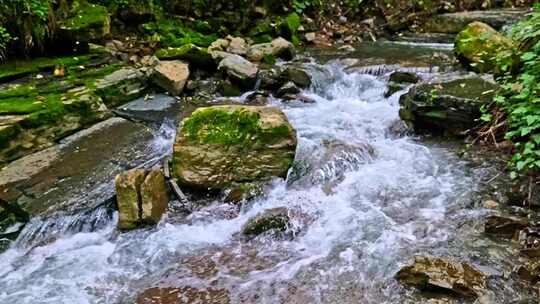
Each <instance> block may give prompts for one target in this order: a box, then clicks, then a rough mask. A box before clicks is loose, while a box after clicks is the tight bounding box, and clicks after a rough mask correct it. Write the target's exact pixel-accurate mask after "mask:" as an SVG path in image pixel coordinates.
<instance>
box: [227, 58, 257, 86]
mask: <svg viewBox="0 0 540 304" xmlns="http://www.w3.org/2000/svg"><path fill="white" fill-rule="evenodd" d="M218 69H219V70H220V71H223V72H225V73H226V74H227V75H228V76H229V77H230V78H231V79H232V80H234V81H236V82H238V83H239V84H240V85H241V86H242V87H245V88H249V89H251V88H252V87H253V86H254V85H255V80H256V78H257V73H258V72H259V68H258V67H257V66H256V65H254V64H253V63H251V62H249V61H247V60H246V59H244V58H243V57H241V56H239V55H234V54H229V55H228V56H227V57H225V58H224V59H223V60H221V62H220V63H219V67H218Z"/></svg>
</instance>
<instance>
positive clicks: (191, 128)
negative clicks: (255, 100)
mask: <svg viewBox="0 0 540 304" xmlns="http://www.w3.org/2000/svg"><path fill="white" fill-rule="evenodd" d="M295 150H296V132H295V130H294V129H293V128H292V126H291V125H290V124H289V122H288V120H287V118H286V117H285V115H284V114H283V112H281V111H280V110H279V109H277V108H273V107H257V106H238V105H230V106H213V107H208V108H201V109H198V110H197V111H195V112H194V113H193V114H192V115H191V116H190V117H188V118H186V119H185V120H184V121H183V122H182V124H181V126H180V127H179V130H178V135H177V137H176V142H175V144H174V159H173V173H174V176H175V177H176V178H178V180H179V182H180V183H181V184H184V185H188V186H193V187H199V188H223V187H225V186H227V185H229V184H231V183H233V182H239V183H242V182H250V181H257V180H261V179H267V178H270V177H272V176H278V177H285V176H286V174H287V171H288V170H289V167H290V166H291V165H292V162H293V160H294V156H295Z"/></svg>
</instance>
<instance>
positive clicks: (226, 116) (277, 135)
mask: <svg viewBox="0 0 540 304" xmlns="http://www.w3.org/2000/svg"><path fill="white" fill-rule="evenodd" d="M182 132H183V134H184V135H185V136H186V138H187V139H188V140H190V141H194V142H200V143H204V144H218V145H236V146H241V147H242V146H243V147H252V146H253V145H256V144H264V143H272V142H275V141H276V140H279V139H282V138H283V137H286V136H288V135H289V134H290V129H289V127H288V126H286V125H281V126H278V127H273V128H262V127H261V125H260V115H259V113H256V112H250V111H246V110H235V111H232V112H228V111H226V110H223V109H216V108H205V109H202V110H198V111H195V112H194V113H193V114H192V116H191V117H189V118H188V119H186V120H185V121H184V124H183V126H182Z"/></svg>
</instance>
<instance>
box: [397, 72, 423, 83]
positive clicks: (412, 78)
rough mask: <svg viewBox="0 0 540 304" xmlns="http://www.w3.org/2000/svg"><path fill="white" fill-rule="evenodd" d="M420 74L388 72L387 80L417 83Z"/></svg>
mask: <svg viewBox="0 0 540 304" xmlns="http://www.w3.org/2000/svg"><path fill="white" fill-rule="evenodd" d="M420 80H421V79H420V76H418V75H416V74H415V73H412V72H400V71H396V72H394V73H392V74H390V78H389V81H391V82H394V83H418V82H420Z"/></svg>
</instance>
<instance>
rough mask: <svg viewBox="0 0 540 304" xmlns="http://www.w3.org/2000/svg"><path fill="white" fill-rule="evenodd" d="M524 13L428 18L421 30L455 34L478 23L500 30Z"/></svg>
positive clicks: (470, 13) (510, 11) (491, 12)
mask: <svg viewBox="0 0 540 304" xmlns="http://www.w3.org/2000/svg"><path fill="white" fill-rule="evenodd" d="M525 13H526V10H522V9H500V10H487V11H468V12H467V11H466V12H457V13H448V14H442V15H436V16H433V17H431V18H429V19H428V20H427V21H426V22H425V24H424V25H423V29H424V31H425V32H429V33H443V34H457V33H459V32H461V31H462V30H463V29H464V28H465V27H466V26H467V25H468V24H470V23H472V22H475V21H480V22H483V23H486V24H488V25H490V26H491V27H493V28H495V29H499V30H500V29H501V28H502V27H503V26H505V25H507V24H512V23H515V22H517V21H518V20H520V19H521V18H523V16H524V14H525Z"/></svg>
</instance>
